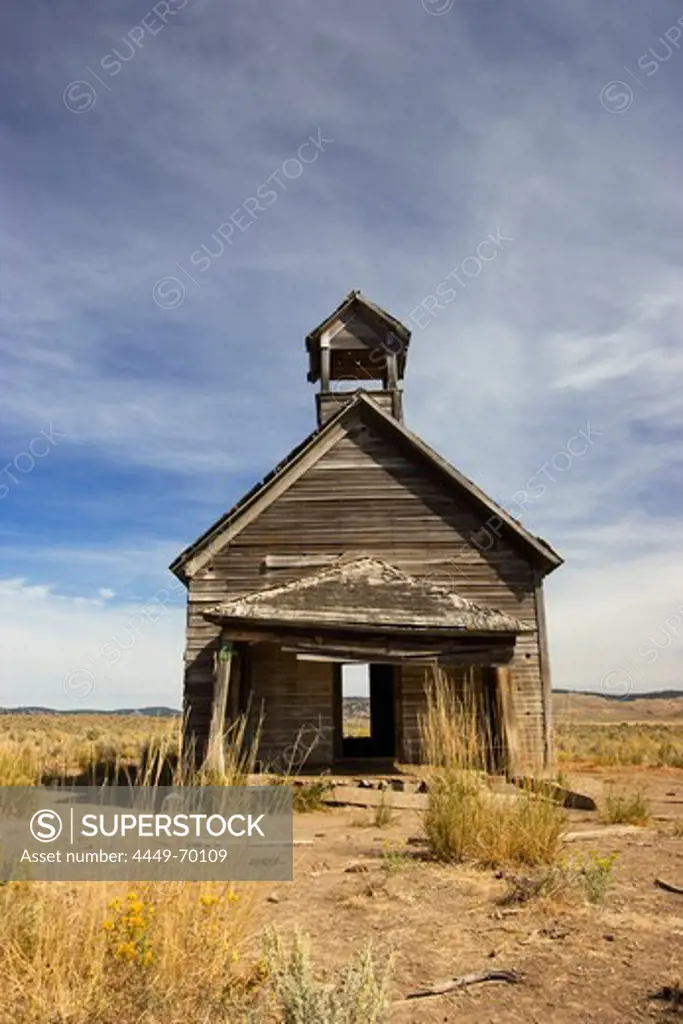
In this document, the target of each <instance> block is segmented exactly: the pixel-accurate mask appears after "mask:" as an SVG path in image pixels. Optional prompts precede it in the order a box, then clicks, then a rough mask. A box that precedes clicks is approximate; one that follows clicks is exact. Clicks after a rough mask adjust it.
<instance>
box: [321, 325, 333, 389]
mask: <svg viewBox="0 0 683 1024" xmlns="http://www.w3.org/2000/svg"><path fill="white" fill-rule="evenodd" d="M330 371H331V360H330V338H329V333H328V332H327V331H324V332H323V335H322V337H321V338H320V390H321V391H329V390H330Z"/></svg>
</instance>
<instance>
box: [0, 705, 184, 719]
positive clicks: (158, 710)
mask: <svg viewBox="0 0 683 1024" xmlns="http://www.w3.org/2000/svg"><path fill="white" fill-rule="evenodd" d="M0 715H121V716H123V715H132V716H135V717H137V718H177V717H178V716H179V715H180V712H179V711H175V710H174V709H173V708H167V707H149V708H117V709H116V710H115V711H98V710H91V709H88V708H73V709H68V710H66V711H65V710H61V709H60V710H58V709H56V708H41V707H18V708H0Z"/></svg>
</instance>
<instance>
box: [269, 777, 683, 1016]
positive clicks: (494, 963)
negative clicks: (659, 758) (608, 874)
mask: <svg viewBox="0 0 683 1024" xmlns="http://www.w3.org/2000/svg"><path fill="white" fill-rule="evenodd" d="M570 779H571V784H572V785H573V787H574V788H575V789H577V790H578V791H579V792H584V793H588V794H590V795H592V796H594V797H595V798H597V799H598V800H600V798H601V797H602V795H603V794H604V792H605V790H606V788H608V787H609V786H610V785H611V784H613V783H616V784H617V786H619V787H622V786H623V787H624V788H628V789H630V790H633V789H636V788H642V789H643V790H644V792H645V793H646V794H647V795H648V797H649V800H650V803H651V807H652V813H653V819H652V823H651V826H650V827H648V828H643V829H637V830H635V831H633V832H632V833H630V834H628V835H614V834H611V833H610V831H609V828H608V827H607V826H601V825H600V823H599V819H598V814H597V813H596V812H581V811H569V812H568V829H569V830H571V831H577V830H584V829H585V830H590V831H591V832H594V831H595V829H596V828H597V829H600V830H601V835H600V837H599V838H590V839H587V840H579V841H573V842H571V843H568V844H567V850H568V851H569V850H571V851H574V850H576V851H581V850H584V851H596V852H597V853H599V854H600V855H603V854H605V855H606V854H610V853H616V854H617V860H616V864H615V868H614V882H613V885H612V887H611V888H610V889H609V891H608V893H607V895H606V896H605V898H604V900H603V902H602V903H601V904H599V905H597V906H596V905H592V904H588V903H585V902H583V901H582V900H581V899H576V898H574V899H566V898H565V899H562V900H560V899H554V900H548V899H545V900H541V901H538V900H536V901H531V902H530V903H526V904H524V905H523V906H521V907H507V908H503V907H501V906H499V905H498V901H499V899H500V897H501V896H502V894H503V893H504V892H505V891H506V888H507V885H506V882H505V881H504V880H503V879H500V878H497V877H496V875H495V873H494V872H493V871H483V870H476V869H473V868H465V867H444V866H438V865H436V864H432V863H429V862H425V861H424V860H422V859H420V856H419V847H417V846H415V845H413V844H411V843H409V842H407V841H408V840H409V838H410V837H411V836H416V835H417V834H419V831H420V820H419V814H418V813H417V812H413V811H401V812H397V813H396V814H395V817H394V820H393V821H392V822H391V823H390V824H389V825H388V826H386V827H384V828H379V827H377V826H376V825H375V823H374V821H373V817H374V815H373V812H372V811H369V810H363V809H361V808H350V807H349V808H347V807H343V808H334V809H329V810H325V811H316V812H314V813H311V814H305V815H297V817H296V819H295V835H296V836H297V837H298V838H300V839H305V840H306V839H307V840H312V841H313V842H312V845H310V846H308V845H302V846H298V847H297V848H296V850H295V879H294V881H293V882H291V883H281V884H279V885H272V884H271V885H268V886H265V885H264V886H263V887H259V888H260V889H261V890H262V891H261V892H260V893H259V908H258V915H257V916H258V918H259V921H258V925H259V926H262V925H266V924H268V925H275V926H277V927H278V928H284V929H285V930H287V929H290V928H295V927H298V928H299V929H301V930H302V931H304V932H307V933H309V934H310V936H311V940H312V948H313V952H314V957H315V959H316V960H317V961H318V962H319V963H320V964H321V965H323V966H330V967H331V966H334V965H337V964H340V963H341V962H343V961H344V960H346V959H348V958H349V957H350V956H351V955H352V954H353V953H354V952H355V951H356V950H357V949H358V947H359V946H360V945H362V943H363V942H364V941H365V940H366V939H372V940H373V943H374V945H375V946H376V948H377V949H378V950H380V951H381V953H382V955H387V956H389V955H390V954H393V955H394V957H395V973H394V979H395V997H396V999H397V1004H396V1006H395V1010H394V1013H393V1016H392V1018H391V1020H392V1021H393V1022H396V1024H412V1022H425V1024H427V1022H430V1024H431V1022H434V1024H436V1022H437V1021H438V1022H444V1021H449V1022H450V1021H454V1022H458V1021H474V1020H476V1021H477V1024H489V1022H491V1024H494V1022H495V1024H513V1022H514V1024H518V1022H522V1021H524V1022H532V1024H548V1022H549V1021H553V1024H591V1022H595V1024H598V1022H599V1024H624V1022H630V1021H652V1020H659V1021H667V1020H676V1019H680V1020H682V1021H683V1007H681V1008H680V1010H679V1011H678V1012H679V1013H680V1014H681V1016H680V1017H678V1013H677V1012H675V1011H672V1009H671V1007H670V1006H668V1005H667V1004H666V1003H665V1002H662V1001H658V1000H654V999H652V998H650V997H651V995H652V994H653V993H655V992H656V991H658V990H659V989H661V988H662V986H666V985H669V986H670V985H672V984H674V983H675V982H677V981H679V980H681V978H683V895H678V894H674V893H668V892H665V891H663V890H661V889H659V888H657V887H656V886H655V885H654V879H655V878H663V879H665V880H667V881H669V882H672V883H674V884H676V885H678V886H683V838H676V837H674V836H673V835H672V831H673V826H674V822H676V821H679V822H680V821H681V820H682V819H683V770H677V769H649V770H637V769H636V770H634V769H600V770H598V769H596V770H594V771H591V772H581V773H575V774H572V775H571V776H570ZM493 968H505V969H513V970H515V971H518V972H519V973H520V974H521V975H522V977H523V980H522V982H521V983H519V984H515V985H510V984H506V983H501V982H488V983H485V984H480V985H476V986H473V987H469V988H467V989H465V990H462V991H460V992H457V993H451V994H448V995H443V996H438V997H433V998H428V999H424V1000H415V1001H409V1002H398V1000H401V999H402V998H403V997H405V995H406V994H408V993H410V992H414V991H416V990H419V989H423V988H425V987H428V986H429V985H431V984H434V983H438V982H442V981H445V980H448V979H449V978H452V977H455V976H456V975H461V974H465V973H468V972H471V971H480V970H483V969H493Z"/></svg>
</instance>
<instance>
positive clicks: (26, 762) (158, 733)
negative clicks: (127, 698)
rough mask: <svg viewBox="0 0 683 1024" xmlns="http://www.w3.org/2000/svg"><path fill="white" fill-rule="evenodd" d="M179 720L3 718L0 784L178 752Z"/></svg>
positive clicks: (29, 781)
mask: <svg viewBox="0 0 683 1024" xmlns="http://www.w3.org/2000/svg"><path fill="white" fill-rule="evenodd" d="M179 744H180V719H173V718H171V719H169V718H147V717H142V716H139V717H138V716H136V715H130V716H129V715H73V716H72V715H1V716H0V785H3V786H21V785H24V786H31V785H37V784H38V783H39V782H40V781H41V779H55V778H62V777H65V778H69V777H71V778H73V777H74V776H80V775H82V774H84V773H85V774H88V773H92V772H93V771H94V770H95V768H96V767H97V766H107V767H108V769H109V770H110V771H111V772H116V771H117V770H119V769H120V770H122V771H125V769H126V768H127V767H132V766H136V765H140V764H142V763H143V762H144V761H145V760H146V755H147V752H148V751H150V750H152V751H155V750H156V751H169V752H170V751H177V750H178V749H179Z"/></svg>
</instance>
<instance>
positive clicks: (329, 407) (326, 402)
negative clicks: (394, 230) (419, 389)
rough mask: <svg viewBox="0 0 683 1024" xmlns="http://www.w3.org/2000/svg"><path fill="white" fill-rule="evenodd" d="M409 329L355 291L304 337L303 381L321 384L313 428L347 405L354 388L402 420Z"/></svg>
mask: <svg viewBox="0 0 683 1024" xmlns="http://www.w3.org/2000/svg"><path fill="white" fill-rule="evenodd" d="M409 343H410V331H409V330H408V328H407V327H406V326H405V325H404V324H402V323H401V322H400V321H399V320H396V319H395V317H393V316H391V314H389V313H387V312H386V311H385V310H383V309H381V308H380V307H379V306H376V305H375V304H374V302H370V300H369V299H366V298H365V296H364V295H361V293H360V292H358V291H353V292H349V294H348V295H347V296H346V298H345V299H344V301H343V302H342V303H341V305H340V306H338V307H337V309H335V311H334V312H333V313H332V314H331V315H330V316H329V317H327V319H326V320H323V322H322V323H321V324H319V325H318V326H317V327H316V328H314V329H313V330H312V331H311V332H310V333H309V334H308V335H307V337H306V348H307V350H308V359H309V368H308V380H309V381H310V382H311V383H318V382H319V383H320V387H319V390H318V393H317V395H316V406H317V413H318V426H323V424H324V423H326V422H327V421H328V420H329V419H331V417H332V416H334V415H335V414H336V413H337V412H338V411H339V409H340V408H341V407H342V406H344V405H346V404H347V403H348V402H349V401H351V400H352V399H353V397H354V395H355V393H356V391H358V390H359V389H362V390H363V391H366V392H367V394H368V397H369V398H371V399H372V400H373V401H375V402H377V404H378V405H379V406H380V407H381V408H382V409H383V410H384V411H385V412H386V413H388V414H389V415H391V416H393V417H394V418H395V419H397V420H400V421H402V420H403V391H402V389H401V386H400V385H401V382H402V380H403V376H404V374H405V367H406V357H407V355H408V345H409Z"/></svg>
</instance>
